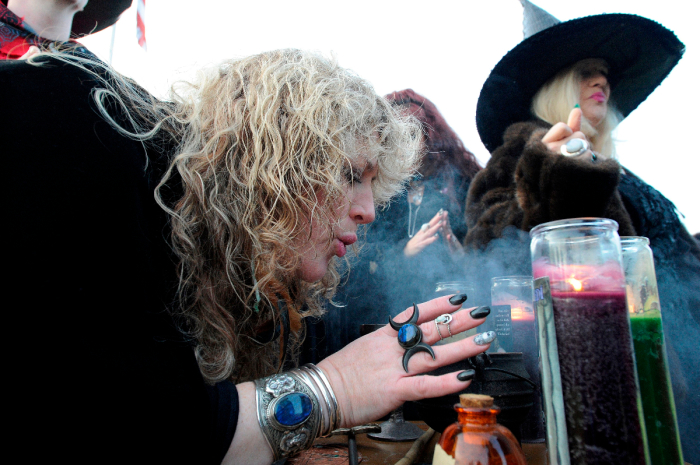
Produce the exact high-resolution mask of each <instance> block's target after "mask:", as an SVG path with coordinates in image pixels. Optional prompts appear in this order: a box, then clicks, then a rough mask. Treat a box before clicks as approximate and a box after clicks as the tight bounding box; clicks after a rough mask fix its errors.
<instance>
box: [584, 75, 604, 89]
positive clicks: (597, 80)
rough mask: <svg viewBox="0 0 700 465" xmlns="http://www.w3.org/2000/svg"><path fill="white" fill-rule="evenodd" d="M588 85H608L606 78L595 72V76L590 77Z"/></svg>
mask: <svg viewBox="0 0 700 465" xmlns="http://www.w3.org/2000/svg"><path fill="white" fill-rule="evenodd" d="M588 85H589V86H591V87H605V86H607V85H608V78H606V77H605V76H604V75H603V74H597V75H596V76H593V77H592V78H590V80H589V82H588Z"/></svg>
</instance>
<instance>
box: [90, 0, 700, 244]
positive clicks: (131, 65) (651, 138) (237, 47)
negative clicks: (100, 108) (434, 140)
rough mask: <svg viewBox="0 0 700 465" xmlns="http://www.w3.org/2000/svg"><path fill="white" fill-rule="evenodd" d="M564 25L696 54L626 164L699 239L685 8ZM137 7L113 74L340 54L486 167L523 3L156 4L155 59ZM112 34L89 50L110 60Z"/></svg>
mask: <svg viewBox="0 0 700 465" xmlns="http://www.w3.org/2000/svg"><path fill="white" fill-rule="evenodd" d="M534 3H535V4H537V5H538V6H540V7H542V8H544V9H545V10H547V11H549V12H550V13H551V14H553V15H554V16H556V17H557V18H559V19H560V20H568V19H573V18H576V17H580V16H587V15H592V14H600V13H633V14H638V15H641V16H645V17H647V18H650V19H653V20H655V21H658V22H660V23H661V24H663V25H664V26H666V27H668V28H669V29H671V30H673V31H674V32H675V33H676V35H677V36H678V37H679V38H680V40H681V41H683V42H684V43H685V45H686V49H687V50H686V53H685V55H684V57H683V59H682V60H681V62H680V63H679V65H678V66H676V68H675V69H674V70H673V71H672V73H671V74H670V75H669V77H668V78H667V79H666V80H665V81H664V82H663V83H662V85H661V86H660V87H659V88H657V90H656V91H655V92H654V93H653V94H652V95H651V96H650V97H649V98H648V99H647V100H646V101H645V102H644V103H642V105H640V107H639V108H638V109H637V110H636V111H635V112H633V113H632V114H631V115H630V116H629V117H628V118H627V119H626V120H625V121H623V122H622V124H621V125H620V127H619V129H618V132H617V139H618V144H617V150H618V157H619V159H620V161H621V163H622V164H623V165H625V166H626V167H627V168H628V169H630V170H631V171H632V172H634V173H636V174H637V175H639V176H640V177H641V178H642V179H644V180H645V181H646V182H648V183H649V184H651V185H652V186H654V187H655V188H657V189H658V190H660V191H661V192H662V193H663V194H664V195H666V197H668V198H669V199H670V200H671V201H672V202H674V203H675V204H676V206H677V208H678V210H679V211H680V212H681V213H682V214H684V215H685V219H684V222H685V224H686V226H687V227H688V229H689V230H690V232H691V233H696V232H700V205H699V204H698V200H699V199H700V194H698V192H700V188H699V185H700V175H699V171H700V130H698V122H697V120H696V119H695V118H696V116H695V115H697V113H693V110H696V111H697V109H698V107H699V106H700V98H699V92H698V82H699V81H700V77H698V73H699V72H700V34H699V33H698V29H699V28H700V23H698V16H697V14H696V12H692V11H690V10H689V8H692V6H691V5H692V4H693V3H694V2H688V1H685V0H660V1H649V0H588V1H587V2H575V1H563V0H534ZM135 5H136V0H134V6H132V8H130V9H129V10H127V11H126V12H125V13H124V14H123V16H122V19H121V20H120V21H119V22H118V23H117V27H116V34H115V39H116V40H115V46H114V50H113V60H112V64H113V66H114V67H115V68H116V69H117V70H119V71H121V72H122V73H124V74H126V75H128V76H131V77H133V78H134V79H136V80H137V81H138V82H139V83H140V84H141V85H143V86H145V87H146V88H147V89H149V90H150V91H152V92H154V93H155V94H156V95H158V96H165V95H166V91H167V89H168V87H169V85H170V84H171V83H172V82H173V81H175V80H178V79H188V78H189V77H191V76H193V74H194V72H195V71H196V70H197V69H199V68H201V67H202V66H206V65H210V64H214V63H216V62H218V61H220V60H223V59H226V58H234V57H241V56H246V55H250V54H253V53H257V52H261V51H265V50H271V49H277V48H289V47H294V48H302V49H308V50H317V51H320V52H322V53H324V54H326V55H329V54H331V53H334V54H335V56H336V57H337V59H338V61H339V62H340V64H341V65H342V66H344V67H346V68H350V69H352V70H353V71H355V72H356V73H358V74H359V75H360V76H362V77H364V78H365V79H368V80H369V81H370V82H371V83H372V84H373V85H374V86H375V89H376V90H377V92H378V93H380V94H382V95H383V94H387V93H389V92H391V91H394V90H401V89H405V88H409V87H410V88H412V89H414V90H415V91H417V92H418V93H420V94H423V95H425V96H426V97H428V98H429V99H430V100H432V101H433V102H434V103H435V104H436V105H437V106H438V108H439V109H440V111H441V112H442V113H443V115H444V116H445V118H446V119H447V121H448V123H449V124H450V125H451V126H452V127H453V128H454V129H455V131H456V132H457V133H458V134H459V135H460V137H462V139H463V140H464V143H465V145H466V146H467V147H468V148H469V149H470V150H471V151H472V152H474V154H475V155H476V156H477V158H478V159H479V160H480V162H481V163H482V165H483V164H485V163H486V161H487V160H488V158H489V154H488V152H487V151H486V149H485V148H484V146H483V144H482V143H481V140H480V139H479V136H478V134H477V131H476V124H475V121H474V115H475V111H476V101H477V98H478V96H479V91H480V90H481V86H482V84H483V82H484V81H485V79H486V77H487V76H488V74H489V72H490V71H491V69H492V68H493V67H494V66H495V64H496V63H497V62H498V61H499V59H500V58H501V57H502V56H503V55H504V54H505V53H506V52H507V51H508V50H510V49H511V48H513V47H514V46H515V45H516V44H517V43H518V42H520V40H521V39H522V7H521V5H520V2H519V1H518V0H483V1H476V0H462V1H457V0H451V1H448V0H424V1H407V0H404V1H398V0H374V1H368V0H354V1H352V2H338V1H332V0H325V1H313V0H296V1H289V0H287V1H282V0H280V1H255V0H245V1H238V0H197V1H182V0H147V6H146V37H147V42H148V48H147V51H144V50H143V49H141V48H140V47H139V46H138V44H137V42H136V7H135ZM111 39H112V28H109V29H107V30H105V31H102V32H99V33H97V34H95V35H94V36H90V37H87V38H85V39H82V40H81V42H83V43H84V44H85V45H86V46H87V47H88V48H89V49H90V50H92V51H93V52H94V53H96V54H97V55H98V56H100V57H101V58H103V59H104V60H108V59H109V56H110V52H109V50H110V42H111Z"/></svg>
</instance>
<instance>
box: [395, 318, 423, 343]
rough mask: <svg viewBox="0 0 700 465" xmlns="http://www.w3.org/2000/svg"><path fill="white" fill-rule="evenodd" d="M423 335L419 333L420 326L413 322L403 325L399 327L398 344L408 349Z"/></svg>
mask: <svg viewBox="0 0 700 465" xmlns="http://www.w3.org/2000/svg"><path fill="white" fill-rule="evenodd" d="M422 338H423V335H422V334H421V331H420V328H419V327H418V326H416V325H413V324H407V325H403V326H402V327H401V329H399V345H400V346H401V347H403V348H404V349H408V348H410V347H413V346H414V345H416V344H418V343H419V342H420V341H421V339H422Z"/></svg>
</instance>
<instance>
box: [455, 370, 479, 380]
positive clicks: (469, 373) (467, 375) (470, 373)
mask: <svg viewBox="0 0 700 465" xmlns="http://www.w3.org/2000/svg"><path fill="white" fill-rule="evenodd" d="M475 374H476V371H474V370H464V371H463V372H461V373H460V374H458V375H457V379H458V380H459V381H469V380H471V379H473V378H474V375H475Z"/></svg>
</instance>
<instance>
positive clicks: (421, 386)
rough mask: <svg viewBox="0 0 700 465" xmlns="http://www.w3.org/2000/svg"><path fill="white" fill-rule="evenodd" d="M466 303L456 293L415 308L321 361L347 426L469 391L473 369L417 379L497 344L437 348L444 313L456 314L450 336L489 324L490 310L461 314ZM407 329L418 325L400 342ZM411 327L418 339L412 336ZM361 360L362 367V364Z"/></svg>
mask: <svg viewBox="0 0 700 465" xmlns="http://www.w3.org/2000/svg"><path fill="white" fill-rule="evenodd" d="M466 299H467V296H466V295H465V294H457V295H453V296H442V297H438V298H436V299H433V300H431V301H429V302H425V303H421V304H417V305H416V306H415V307H414V306H411V307H409V308H408V309H406V310H405V311H403V312H401V313H400V314H398V315H396V316H395V317H394V318H393V319H392V321H393V322H394V324H393V325H392V324H387V325H386V326H384V327H382V328H380V329H378V330H376V331H374V332H372V333H370V334H367V335H365V336H363V337H361V338H359V339H357V340H355V341H353V342H351V343H350V344H349V345H348V346H346V348H345V349H344V350H342V351H339V352H336V353H335V354H333V355H331V356H329V357H327V358H326V359H324V360H322V361H320V362H319V363H318V367H319V368H321V369H322V370H323V372H324V373H326V375H327V376H328V379H329V380H330V383H331V385H332V387H333V390H334V392H335V394H336V395H337V397H338V406H339V408H340V410H341V415H340V416H341V418H342V419H343V425H353V424H363V423H366V422H368V421H372V420H376V419H377V418H379V417H380V416H382V415H385V414H387V413H389V412H391V411H392V410H394V409H395V408H396V407H398V406H399V405H401V404H403V403H404V402H406V401H408V400H418V399H424V398H427V397H440V396H443V395H447V394H451V393H454V392H457V391H460V390H462V389H464V388H465V387H466V385H467V384H468V383H469V381H470V380H471V379H472V377H473V376H474V371H473V370H462V371H455V372H453V373H448V374H444V375H439V376H416V375H420V374H423V373H427V372H429V371H432V370H434V369H436V368H438V367H440V366H444V365H449V364H451V363H455V362H458V361H460V360H465V359H467V358H469V357H473V356H475V355H477V354H479V353H482V352H484V351H485V350H486V349H488V347H489V343H490V342H491V341H493V335H491V334H485V335H481V337H480V338H479V339H477V336H479V335H477V336H470V337H466V338H464V339H461V340H458V341H454V342H451V343H449V344H443V345H436V346H433V344H435V343H437V342H438V341H439V340H440V334H438V331H437V328H436V327H435V319H436V318H438V317H440V316H441V315H445V314H449V315H451V317H452V320H451V321H450V332H451V333H452V334H453V335H456V334H459V333H461V332H463V331H466V330H468V329H471V328H473V327H475V326H477V325H479V324H481V323H482V322H483V321H484V318H485V317H486V316H487V315H488V309H487V308H486V307H479V308H472V309H464V310H461V311H459V312H457V310H459V309H460V307H461V306H462V304H463V303H464V302H465V301H466ZM405 325H413V326H408V327H406V329H405V330H404V331H405V332H406V334H405V336H404V337H403V338H402V340H401V341H399V331H400V330H401V329H402V327H404V326H405ZM409 328H410V330H411V331H410V333H411V334H415V336H414V337H408V336H410V334H409ZM443 328H444V327H443ZM441 330H442V328H441ZM442 332H443V334H445V333H446V331H444V330H443V331H442ZM418 334H419V335H420V336H418ZM419 344H420V345H419ZM422 344H425V345H426V346H427V347H425V348H424V347H423V345H422ZM416 347H418V349H417V350H415V348H416ZM428 347H429V349H428ZM411 349H414V350H411ZM433 355H434V358H433ZM357 360H362V361H363V363H362V364H358V363H356V361H357ZM358 380H361V382H358Z"/></svg>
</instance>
